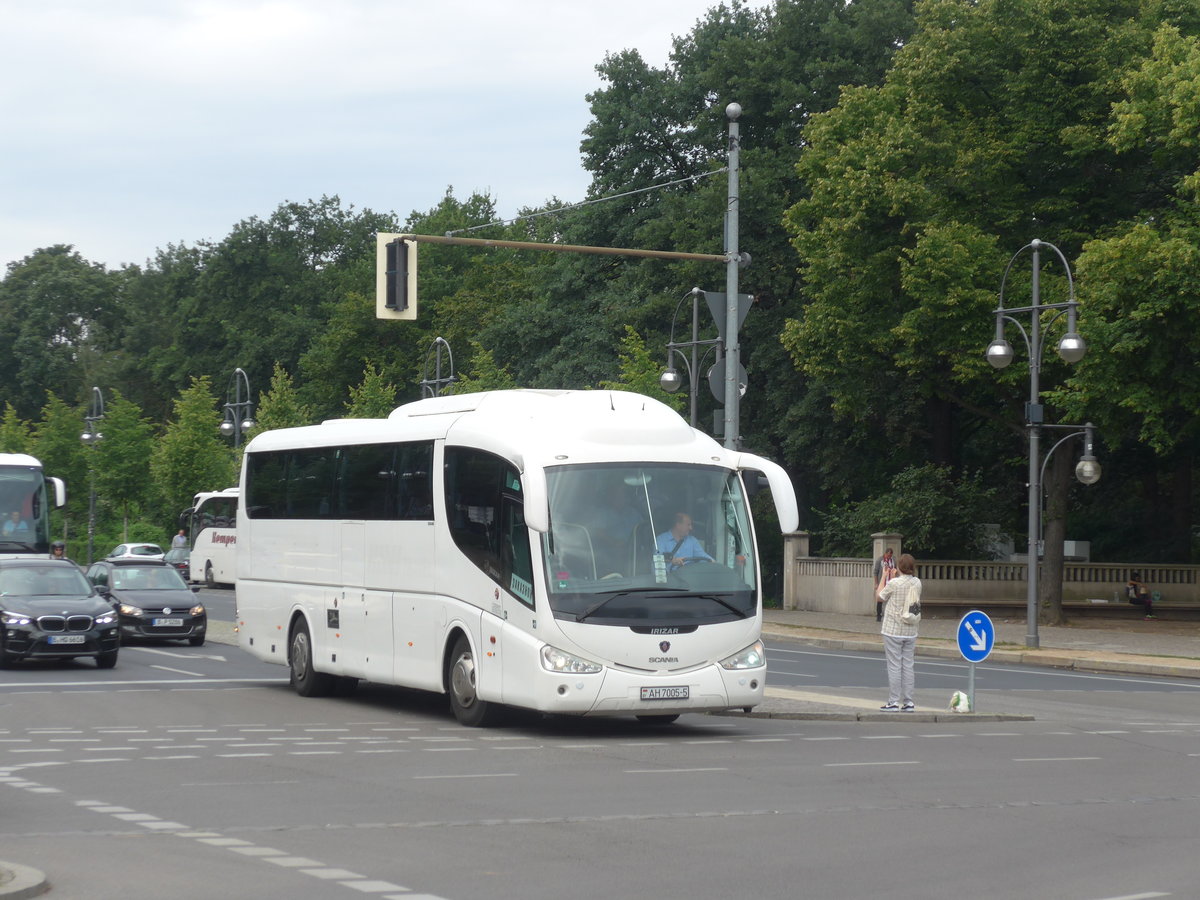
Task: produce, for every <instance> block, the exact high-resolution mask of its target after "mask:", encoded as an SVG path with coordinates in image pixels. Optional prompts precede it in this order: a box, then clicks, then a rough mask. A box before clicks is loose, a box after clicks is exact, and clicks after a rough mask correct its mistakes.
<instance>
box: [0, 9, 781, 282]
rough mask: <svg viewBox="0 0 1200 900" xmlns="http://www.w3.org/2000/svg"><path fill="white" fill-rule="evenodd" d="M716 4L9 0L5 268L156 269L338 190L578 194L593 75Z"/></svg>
mask: <svg viewBox="0 0 1200 900" xmlns="http://www.w3.org/2000/svg"><path fill="white" fill-rule="evenodd" d="M715 5H717V2H716V0H603V2H599V0H493V2H484V0H422V2H419V3H418V2H415V0H335V2H330V0H274V2H272V0H240V2H239V0H103V2H100V0H0V116H2V119H0V134H2V135H3V139H2V143H0V147H2V149H0V273H2V272H3V268H2V267H4V266H7V264H8V263H10V262H12V261H15V260H19V259H21V258H23V257H25V256H27V255H29V254H30V253H32V252H33V251H34V250H35V249H37V248H39V247H46V246H50V245H52V244H59V243H65V244H72V245H74V247H75V249H76V250H77V251H78V252H79V253H80V254H81V255H82V256H83V257H84V258H86V259H88V260H91V261H93V262H99V263H104V264H105V265H108V266H110V267H117V266H119V265H121V264H122V263H138V264H141V263H144V262H145V261H146V260H147V259H151V258H153V256H154V253H155V250H156V249H157V248H165V247H166V246H167V245H168V244H171V243H180V242H183V243H187V244H195V243H196V242H198V241H202V240H219V239H220V238H222V237H224V236H225V235H226V234H228V233H229V231H230V229H231V228H232V227H233V225H234V224H236V223H237V222H239V221H241V220H243V219H246V218H249V217H250V216H259V217H265V216H268V215H270V213H271V212H272V211H273V210H274V209H275V208H276V207H277V206H279V205H280V204H281V203H284V202H288V201H296V202H305V201H307V200H310V199H316V198H319V197H321V196H322V195H334V194H336V195H338V196H340V197H341V199H342V202H343V204H346V205H349V204H353V205H354V207H355V208H357V209H362V208H363V207H369V208H371V209H373V210H376V211H378V212H395V213H397V214H398V215H399V216H400V217H401V218H404V217H405V216H407V215H408V214H409V213H410V212H412V211H413V210H419V211H426V210H428V209H430V208H432V207H433V206H435V205H436V204H437V203H438V201H439V200H440V199H441V197H442V195H443V194H444V193H445V191H446V189H447V187H448V186H451V185H453V188H454V193H455V196H457V197H458V198H459V199H466V198H467V197H468V196H469V195H470V194H471V192H472V191H485V192H489V193H490V194H491V195H492V197H493V198H494V199H495V201H496V203H497V205H498V210H499V213H500V214H501V215H502V216H505V217H508V216H512V215H515V214H516V211H517V209H518V208H519V207H522V206H531V205H537V204H540V203H542V202H544V201H545V200H547V199H549V198H551V197H558V198H559V199H561V200H564V201H576V200H581V199H583V194H584V191H585V189H586V187H587V184H588V181H589V179H588V177H587V174H586V173H585V172H584V171H583V169H582V167H581V166H580V157H579V141H580V138H581V137H582V132H583V128H584V126H585V125H586V124H587V122H588V105H587V101H586V100H585V95H586V94H587V93H588V92H590V91H593V90H595V89H596V88H597V87H599V86H600V80H599V78H598V76H597V75H596V72H595V66H596V65H597V64H598V63H600V62H601V61H602V60H603V59H604V55H605V54H606V53H615V52H618V51H620V50H623V49H626V48H636V49H637V50H639V51H640V52H641V54H642V56H643V57H644V58H645V59H646V61H647V62H648V63H649V64H651V65H654V66H662V65H664V64H665V63H666V62H667V57H668V53H669V52H670V49H671V39H672V36H673V35H686V34H688V33H689V32H690V31H691V30H692V28H693V26H694V25H695V23H696V21H697V20H698V19H700V18H702V17H703V16H704V14H705V13H706V11H707V10H708V9H710V8H711V7H713V6H715ZM751 5H753V6H763V5H764V3H762V2H755V3H753V4H751Z"/></svg>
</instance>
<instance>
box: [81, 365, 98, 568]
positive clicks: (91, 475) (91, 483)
mask: <svg viewBox="0 0 1200 900" xmlns="http://www.w3.org/2000/svg"><path fill="white" fill-rule="evenodd" d="M103 418H104V395H103V394H102V393H100V388H98V387H96V386H95V385H93V386H92V399H91V402H90V404H89V405H88V413H87V415H86V416H84V417H83V421H84V423H85V426H84V431H83V434H81V435H80V436H79V439H80V440H81V441H83V443H84V445H85V446H88V447H95V446H96V444H98V443H99V442H100V441H101V440H102V439H103V438H104V435H103V434H102V433H101V432H99V431H97V430H96V423H97V422H99V421H100V420H101V419H103ZM95 548H96V461H95V459H94V458H93V454H91V453H89V454H88V549H87V561H88V565H89V566H90V565H91V564H92V560H93V558H94V554H95Z"/></svg>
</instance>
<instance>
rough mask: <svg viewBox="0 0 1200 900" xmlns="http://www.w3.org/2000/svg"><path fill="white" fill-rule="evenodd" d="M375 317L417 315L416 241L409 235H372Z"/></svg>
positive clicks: (390, 317)
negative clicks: (373, 241) (373, 238)
mask: <svg viewBox="0 0 1200 900" xmlns="http://www.w3.org/2000/svg"><path fill="white" fill-rule="evenodd" d="M375 318H377V319H406V320H409V321H412V320H415V319H416V318H417V242H416V241H414V240H412V236H411V235H407V234H389V233H386V232H380V233H379V234H377V235H376V236H375Z"/></svg>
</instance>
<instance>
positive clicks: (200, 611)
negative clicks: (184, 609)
mask: <svg viewBox="0 0 1200 900" xmlns="http://www.w3.org/2000/svg"><path fill="white" fill-rule="evenodd" d="M188 612H190V613H191V614H192V615H193V616H202V615H204V604H203V603H197V604H196V605H195V606H193V607H192V608H191V609H189V610H188Z"/></svg>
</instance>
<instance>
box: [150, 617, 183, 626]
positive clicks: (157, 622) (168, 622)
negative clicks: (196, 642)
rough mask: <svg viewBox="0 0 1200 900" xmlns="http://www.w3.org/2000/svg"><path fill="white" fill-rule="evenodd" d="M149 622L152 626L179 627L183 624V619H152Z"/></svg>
mask: <svg viewBox="0 0 1200 900" xmlns="http://www.w3.org/2000/svg"><path fill="white" fill-rule="evenodd" d="M150 624H151V625H152V626H153V627H154V628H179V627H180V626H181V625H183V619H153V620H152V621H151V622H150Z"/></svg>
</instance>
